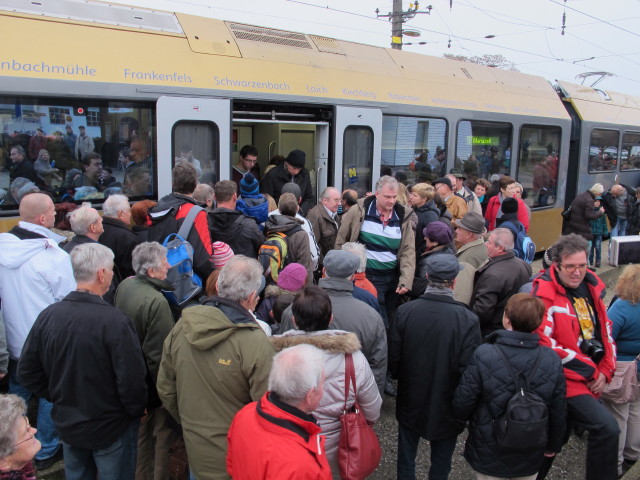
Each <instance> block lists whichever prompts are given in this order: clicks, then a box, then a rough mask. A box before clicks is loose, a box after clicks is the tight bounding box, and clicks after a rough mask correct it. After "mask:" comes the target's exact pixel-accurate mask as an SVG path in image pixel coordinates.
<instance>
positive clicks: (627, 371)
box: [600, 355, 640, 403]
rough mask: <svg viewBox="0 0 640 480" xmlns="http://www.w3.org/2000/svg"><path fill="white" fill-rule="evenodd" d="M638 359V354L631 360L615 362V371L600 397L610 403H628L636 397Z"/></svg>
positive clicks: (639, 385) (639, 386)
mask: <svg viewBox="0 0 640 480" xmlns="http://www.w3.org/2000/svg"><path fill="white" fill-rule="evenodd" d="M638 359H640V355H638V356H637V357H636V358H634V359H633V360H631V361H622V362H616V373H615V374H614V375H613V378H612V379H611V381H610V382H609V383H608V384H607V386H606V387H604V391H603V392H602V394H601V395H600V398H602V399H603V400H605V401H607V402H611V403H628V402H632V401H634V400H636V399H637V398H638V396H639V395H640V384H638V365H637V362H638Z"/></svg>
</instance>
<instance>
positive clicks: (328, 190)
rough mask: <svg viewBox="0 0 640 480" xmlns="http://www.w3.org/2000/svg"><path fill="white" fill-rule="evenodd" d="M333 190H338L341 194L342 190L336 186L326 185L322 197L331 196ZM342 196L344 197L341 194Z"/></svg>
mask: <svg viewBox="0 0 640 480" xmlns="http://www.w3.org/2000/svg"><path fill="white" fill-rule="evenodd" d="M333 191H335V192H337V193H338V195H340V190H338V189H337V188H336V187H326V188H325V189H324V190H322V193H321V194H320V198H329V194H330V193H331V192H333ZM340 198H342V196H341V195H340Z"/></svg>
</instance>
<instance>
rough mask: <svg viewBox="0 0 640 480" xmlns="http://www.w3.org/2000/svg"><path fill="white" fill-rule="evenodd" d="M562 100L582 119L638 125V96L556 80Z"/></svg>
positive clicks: (639, 110) (639, 108)
mask: <svg viewBox="0 0 640 480" xmlns="http://www.w3.org/2000/svg"><path fill="white" fill-rule="evenodd" d="M557 82H558V87H559V92H560V95H561V96H562V98H563V100H564V101H566V102H569V103H571V104H572V105H573V107H574V109H575V111H576V113H577V114H578V115H579V116H580V118H581V119H582V120H584V121H591V122H600V123H610V124H613V125H636V126H640V97H634V96H633V95H627V94H625V93H618V92H612V91H609V90H601V89H599V88H593V87H588V86H585V85H576V84H573V83H569V82H564V81H557Z"/></svg>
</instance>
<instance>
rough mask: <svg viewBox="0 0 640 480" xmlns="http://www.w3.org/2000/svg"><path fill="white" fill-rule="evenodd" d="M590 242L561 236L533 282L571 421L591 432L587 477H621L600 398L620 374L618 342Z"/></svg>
mask: <svg viewBox="0 0 640 480" xmlns="http://www.w3.org/2000/svg"><path fill="white" fill-rule="evenodd" d="M587 247H588V244H587V241H586V240H585V239H584V238H583V237H581V236H579V235H576V234H573V233H572V234H570V235H564V236H562V237H560V239H559V240H558V241H557V242H556V244H555V249H556V250H555V253H554V255H553V259H552V260H553V263H552V265H551V267H549V269H548V270H546V271H545V272H544V273H543V274H542V275H541V276H539V277H538V278H536V279H535V280H534V281H533V290H532V295H534V296H537V297H539V298H540V299H542V301H543V302H544V304H545V307H546V309H545V310H546V311H545V316H544V318H543V321H542V324H541V325H540V327H538V330H537V331H536V333H537V334H538V335H539V336H540V343H541V344H542V345H545V346H547V347H550V348H552V349H553V350H554V351H555V352H556V353H557V354H558V356H559V357H560V360H562V366H563V367H564V375H565V379H566V381H567V406H568V413H569V421H570V422H576V423H579V424H580V425H581V426H582V427H583V428H584V429H585V430H587V431H588V432H589V440H588V443H587V471H586V479H587V480H596V479H597V480H609V479H616V478H617V477H618V470H617V465H618V463H617V462H618V460H617V457H618V432H619V430H618V425H617V423H616V421H615V419H614V417H613V416H612V415H611V413H609V412H608V411H607V409H606V408H605V407H604V406H603V405H602V404H601V403H599V402H598V400H597V398H598V397H599V395H600V393H601V392H602V391H603V390H604V387H605V385H606V384H607V383H609V382H610V381H611V378H612V377H613V374H614V373H615V365H616V362H615V347H614V343H613V339H612V338H611V321H610V320H609V319H608V318H607V310H606V307H605V305H604V302H603V301H602V297H603V296H604V289H605V285H604V283H603V282H602V280H600V278H598V276H597V275H596V274H595V273H593V272H592V271H590V270H588V268H587ZM567 431H568V432H570V431H571V429H568V430H567ZM546 460H547V462H546V465H545V466H543V467H542V468H541V472H540V474H539V476H538V478H539V479H541V478H544V477H545V475H546V471H548V469H549V468H550V467H551V463H552V461H553V458H552V457H548V458H547V459H546Z"/></svg>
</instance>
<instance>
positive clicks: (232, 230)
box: [209, 208, 242, 237]
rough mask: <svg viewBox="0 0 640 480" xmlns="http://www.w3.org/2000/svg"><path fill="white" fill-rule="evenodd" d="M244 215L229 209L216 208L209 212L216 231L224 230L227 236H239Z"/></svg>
mask: <svg viewBox="0 0 640 480" xmlns="http://www.w3.org/2000/svg"><path fill="white" fill-rule="evenodd" d="M241 219H242V213H240V212H238V211H237V210H231V209H229V208H214V209H213V210H211V212H209V221H210V222H211V226H212V228H213V229H214V230H222V231H224V232H225V236H227V237H230V236H233V237H235V236H237V235H239V234H240V230H241V225H240V224H241V223H242V222H241V221H240V220H241Z"/></svg>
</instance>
